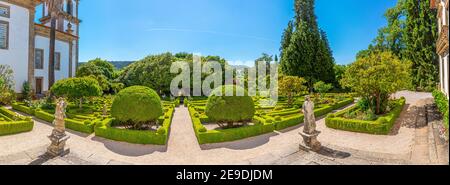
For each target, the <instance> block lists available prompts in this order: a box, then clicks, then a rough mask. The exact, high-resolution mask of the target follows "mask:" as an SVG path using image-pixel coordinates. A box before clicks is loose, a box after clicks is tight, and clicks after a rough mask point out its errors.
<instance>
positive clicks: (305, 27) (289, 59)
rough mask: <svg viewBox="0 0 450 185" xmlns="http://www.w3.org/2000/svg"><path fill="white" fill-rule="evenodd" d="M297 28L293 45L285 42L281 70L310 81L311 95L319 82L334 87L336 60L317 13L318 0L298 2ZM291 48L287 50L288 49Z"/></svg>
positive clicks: (293, 35)
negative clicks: (315, 5)
mask: <svg viewBox="0 0 450 185" xmlns="http://www.w3.org/2000/svg"><path fill="white" fill-rule="evenodd" d="M294 6H295V14H296V16H295V27H294V31H293V33H292V36H291V39H290V42H289V44H286V41H285V39H286V38H287V37H286V36H285V35H286V33H289V30H290V29H291V28H289V26H290V24H289V25H288V28H287V29H286V30H285V34H284V35H283V41H282V47H281V48H282V55H281V69H282V72H283V73H284V74H286V75H289V76H299V77H303V78H305V79H306V80H307V85H308V88H309V90H310V91H312V90H313V84H314V83H315V82H317V81H324V82H327V83H334V77H335V75H334V70H333V67H334V59H333V56H332V52H331V49H330V48H329V44H328V40H327V39H326V34H325V32H323V33H321V31H320V29H319V26H318V24H317V17H316V15H315V13H314V0H295V4H294ZM286 46H287V47H286Z"/></svg>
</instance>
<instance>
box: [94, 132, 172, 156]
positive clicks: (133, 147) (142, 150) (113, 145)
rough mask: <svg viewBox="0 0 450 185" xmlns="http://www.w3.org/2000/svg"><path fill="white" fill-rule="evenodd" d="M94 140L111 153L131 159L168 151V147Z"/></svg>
mask: <svg viewBox="0 0 450 185" xmlns="http://www.w3.org/2000/svg"><path fill="white" fill-rule="evenodd" d="M92 140H93V141H97V142H100V143H103V145H104V146H105V147H106V148H107V149H108V150H109V151H111V152H114V153H116V154H119V155H124V156H129V157H138V156H144V155H148V154H152V153H155V152H166V151H167V146H158V145H140V144H130V143H125V142H119V141H112V140H108V139H104V138H100V137H93V138H92Z"/></svg>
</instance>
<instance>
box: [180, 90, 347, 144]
mask: <svg viewBox="0 0 450 185" xmlns="http://www.w3.org/2000/svg"><path fill="white" fill-rule="evenodd" d="M254 100H255V108H256V114H255V116H254V118H253V121H252V122H253V123H252V124H249V125H246V126H242V127H238V128H229V129H211V130H208V129H207V128H206V127H205V124H207V123H209V122H210V121H209V119H208V117H207V116H206V115H205V107H206V103H207V100H206V98H204V99H200V98H197V99H196V100H190V101H188V109H189V113H190V115H191V119H192V122H193V127H194V130H195V134H196V136H197V139H198V141H199V143H200V144H206V143H220V142H227V141H234V140H239V139H244V138H248V137H252V136H257V135H261V134H265V133H270V132H273V131H274V130H282V129H286V128H289V127H292V126H296V125H299V124H301V123H303V115H302V114H301V112H300V110H301V106H302V104H303V101H304V98H303V97H296V98H295V101H294V103H293V105H291V106H288V105H287V102H286V100H285V99H283V98H281V100H280V101H279V102H278V103H277V105H276V106H261V105H259V101H258V100H259V99H258V98H255V99H254ZM353 101H354V100H353V97H351V96H350V95H347V94H327V95H326V96H324V97H323V98H317V99H316V102H317V104H316V109H315V115H316V116H317V117H319V116H323V115H325V114H327V113H330V112H331V111H333V110H335V109H339V108H341V107H344V106H346V105H349V104H351V103H353Z"/></svg>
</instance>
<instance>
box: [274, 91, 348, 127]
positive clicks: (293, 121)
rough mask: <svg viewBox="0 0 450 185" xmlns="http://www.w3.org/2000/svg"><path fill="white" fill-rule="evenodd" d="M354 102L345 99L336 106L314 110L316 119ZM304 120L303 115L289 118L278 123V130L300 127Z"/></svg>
mask: <svg viewBox="0 0 450 185" xmlns="http://www.w3.org/2000/svg"><path fill="white" fill-rule="evenodd" d="M353 102H354V99H353V98H348V99H345V100H343V101H340V102H338V103H336V104H335V105H326V106H325V107H322V108H320V109H316V110H314V115H315V116H316V117H320V116H323V115H325V114H328V113H330V112H332V111H333V110H336V109H339V108H342V107H345V106H347V105H350V104H352V103H353ZM304 118H305V117H304V115H303V114H298V115H295V116H291V117H288V118H287V119H284V120H282V121H279V122H277V123H276V130H283V129H286V128H289V127H292V126H296V125H299V124H300V123H303V121H304Z"/></svg>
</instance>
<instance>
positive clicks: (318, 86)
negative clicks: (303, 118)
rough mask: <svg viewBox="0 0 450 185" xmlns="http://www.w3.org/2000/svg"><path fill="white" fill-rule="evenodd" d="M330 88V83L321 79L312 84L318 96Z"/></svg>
mask: <svg viewBox="0 0 450 185" xmlns="http://www.w3.org/2000/svg"><path fill="white" fill-rule="evenodd" d="M331 89H333V85H332V84H326V83H325V82H322V81H318V82H316V83H315V84H314V90H315V91H316V92H318V93H319V94H320V96H322V94H323V93H327V92H328V91H330V90H331Z"/></svg>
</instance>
